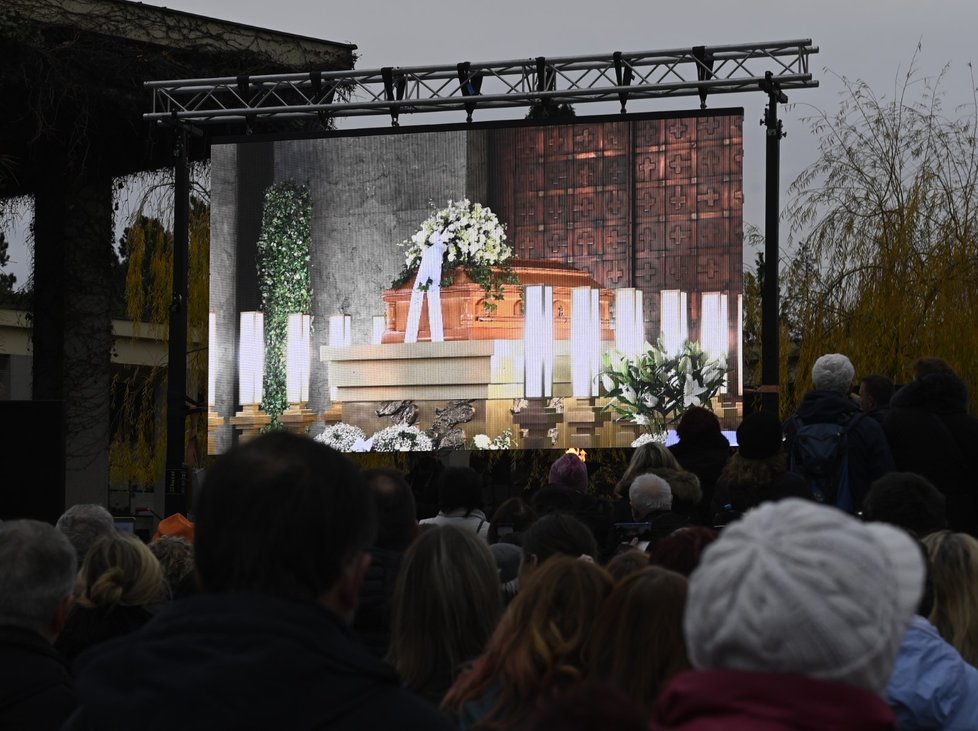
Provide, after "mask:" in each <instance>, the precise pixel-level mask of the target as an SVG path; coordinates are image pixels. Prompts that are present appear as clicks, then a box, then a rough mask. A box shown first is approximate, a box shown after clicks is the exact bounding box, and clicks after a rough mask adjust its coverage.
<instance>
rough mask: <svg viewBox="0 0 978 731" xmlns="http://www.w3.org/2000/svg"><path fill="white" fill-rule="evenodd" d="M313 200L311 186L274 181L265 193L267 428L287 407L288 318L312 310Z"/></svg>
mask: <svg viewBox="0 0 978 731" xmlns="http://www.w3.org/2000/svg"><path fill="white" fill-rule="evenodd" d="M311 243H312V202H311V199H310V196H309V186H308V185H305V184H299V183H295V182H292V181H289V182H284V183H276V184H274V185H271V186H269V188H268V190H267V191H266V192H265V205H264V210H263V213H262V226H261V234H260V236H259V238H258V261H257V265H258V289H259V291H260V292H261V302H262V312H263V313H264V315H265V381H264V397H263V399H262V410H263V411H264V412H265V413H266V414H268V415H269V416H271V417H272V422H271V424H269V427H268V428H270V429H276V428H279V421H278V418H279V416H281V414H282V412H283V411H285V410H286V409H287V408H288V397H287V394H286V382H285V381H286V378H285V377H286V345H287V342H286V336H287V330H288V320H289V314H290V313H294V312H299V313H305V314H308V313H310V312H311V311H312V285H311V284H310V280H309V256H310V253H309V252H310V246H311Z"/></svg>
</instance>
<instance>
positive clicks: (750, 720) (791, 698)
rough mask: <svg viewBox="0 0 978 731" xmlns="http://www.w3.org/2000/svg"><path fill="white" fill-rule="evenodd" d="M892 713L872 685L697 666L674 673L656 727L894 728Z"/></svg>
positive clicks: (771, 730)
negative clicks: (846, 683) (705, 668)
mask: <svg viewBox="0 0 978 731" xmlns="http://www.w3.org/2000/svg"><path fill="white" fill-rule="evenodd" d="M894 724H895V721H894V717H893V712H892V711H891V710H890V708H889V706H887V704H886V702H885V701H884V700H883V699H882V698H881V697H880V696H877V695H874V694H872V693H870V692H869V691H867V690H862V689H860V688H856V687H854V686H850V685H843V684H842V683H836V682H831V681H826V680H814V679H812V678H807V677H805V676H802V675H791V674H787V673H754V672H748V671H745V670H693V671H689V672H686V673H682V674H680V675H677V676H676V677H675V678H673V680H672V682H670V683H669V685H668V686H666V688H665V690H663V692H662V694H661V695H660V696H659V700H658V701H657V703H656V709H655V713H654V715H653V720H652V725H651V731H829V730H830V729H831V731H884V730H887V731H892V729H894V728H895V725H894Z"/></svg>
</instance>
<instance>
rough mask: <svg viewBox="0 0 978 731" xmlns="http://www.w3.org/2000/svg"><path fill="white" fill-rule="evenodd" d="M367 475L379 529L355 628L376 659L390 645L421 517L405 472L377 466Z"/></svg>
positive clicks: (364, 580)
mask: <svg viewBox="0 0 978 731" xmlns="http://www.w3.org/2000/svg"><path fill="white" fill-rule="evenodd" d="M363 475H364V479H365V480H366V482H367V485H368V486H369V487H370V491H371V492H372V493H373V496H374V505H375V506H376V509H377V521H378V526H377V538H376V539H374V545H372V546H371V547H370V566H369V567H368V568H367V573H366V575H365V576H364V579H363V584H362V585H361V586H360V601H359V605H358V606H357V613H356V616H355V617H354V619H353V629H354V630H356V632H357V634H359V635H360V639H362V640H363V642H364V644H365V645H366V646H367V647H369V648H370V650H371V651H372V652H373V653H374V655H375V656H376V657H378V658H383V657H384V656H385V655H387V650H388V648H389V646H390V636H391V626H390V614H391V602H392V601H393V596H394V584H395V583H396V581H397V575H398V573H399V571H400V568H401V560H402V559H403V558H404V552H405V551H407V549H408V547H409V546H410V545H411V543H413V542H414V539H415V538H416V537H417V536H418V517H417V512H416V508H415V502H414V493H413V492H412V491H411V485H410V484H409V483H408V481H407V478H406V477H405V476H404V473H403V472H401V471H400V470H397V469H394V468H390V467H377V468H374V469H369V470H365V471H364V473H363Z"/></svg>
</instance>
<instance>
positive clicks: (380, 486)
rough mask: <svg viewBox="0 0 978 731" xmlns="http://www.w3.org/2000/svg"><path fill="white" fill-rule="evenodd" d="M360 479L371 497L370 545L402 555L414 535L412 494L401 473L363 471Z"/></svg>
mask: <svg viewBox="0 0 978 731" xmlns="http://www.w3.org/2000/svg"><path fill="white" fill-rule="evenodd" d="M363 479H364V481H365V482H366V484H367V486H368V487H369V488H370V492H371V493H372V494H373V497H374V505H375V507H376V510H377V538H376V539H374V545H375V546H376V547H377V548H383V549H386V550H388V551H396V552H398V553H403V552H404V551H406V550H407V547H408V546H409V545H411V541H413V540H414V538H415V536H416V535H417V534H418V513H417V508H416V506H415V502H414V493H413V492H412V491H411V485H410V484H409V483H408V481H407V478H406V477H405V476H404V473H403V472H401V471H400V470H398V469H394V468H392V467H375V468H373V469H369V470H364V472H363Z"/></svg>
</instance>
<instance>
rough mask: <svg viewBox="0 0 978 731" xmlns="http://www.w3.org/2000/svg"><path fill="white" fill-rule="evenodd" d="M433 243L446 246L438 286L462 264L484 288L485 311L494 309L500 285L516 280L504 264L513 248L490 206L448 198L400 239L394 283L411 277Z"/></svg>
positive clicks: (446, 284)
mask: <svg viewBox="0 0 978 731" xmlns="http://www.w3.org/2000/svg"><path fill="white" fill-rule="evenodd" d="M436 243H441V244H443V245H444V246H445V253H444V255H443V256H444V259H443V262H442V281H441V282H440V284H441V286H442V287H449V286H451V284H452V282H453V281H454V276H453V273H454V270H455V269H456V268H457V267H462V268H464V269H465V272H466V274H468V275H469V276H470V277H471V278H472V280H473V281H475V282H478V283H479V284H480V285H481V286H482V287H483V289H485V291H486V299H485V308H486V310H487V311H488V312H492V311H493V310H495V308H496V305H495V304H494V302H495V301H498V300H500V299H502V297H503V294H502V285H503V284H515V283H516V282H517V280H516V277H515V276H514V275H513V273H512V270H511V269H510V268H509V265H508V264H507V261H508V260H509V259H510V258H512V256H513V249H512V248H511V247H510V246H509V244H507V243H506V226H505V224H503V223H501V222H500V221H499V218H498V217H497V216H496V214H495V213H493V212H492V210H491V209H490V208H489V207H487V206H484V205H482V204H481V203H473V202H472V201H470V200H469V199H468V198H463V199H462V200H460V201H451V200H450V201H448V206H447V207H446V208H442V209H441V210H437V211H435V212H434V213H432V214H431V215H430V216H429V217H428V218H426V219H425V220H424V221H423V222H422V223H421V227H420V228H419V229H418V231H417V232H416V233H415V234H414V235H413V236H412V237H411V238H409V239H406V240H405V241H402V242H401V244H400V245H401V247H403V248H404V249H405V253H404V269H403V270H402V271H401V273H400V274H399V275H398V277H397V278H396V279H395V280H394V283H393V286H394V287H398V286H400V285H401V284H403V283H404V282H406V281H407V280H409V279H410V278H411V276H412V275H413V274H414V273H415V272H416V271H417V270H418V268H419V267H420V266H421V259H422V257H423V256H424V252H425V250H426V249H427V248H429V247H430V246H433V245H435V244H436ZM496 269H499V270H500V271H498V272H497V271H495V270H496ZM430 283H431V282H430V280H429V281H427V282H422V283H420V284H419V285H418V286H419V288H420V289H422V290H424V289H427V288H428V286H429V285H430Z"/></svg>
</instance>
